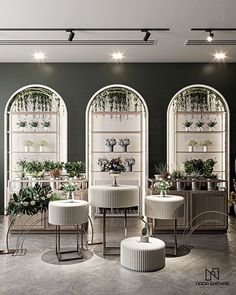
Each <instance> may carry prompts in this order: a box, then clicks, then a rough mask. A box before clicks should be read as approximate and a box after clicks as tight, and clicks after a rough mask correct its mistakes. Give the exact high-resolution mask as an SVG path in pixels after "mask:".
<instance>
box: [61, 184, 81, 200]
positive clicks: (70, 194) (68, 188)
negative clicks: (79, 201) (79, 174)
mask: <svg viewBox="0 0 236 295" xmlns="http://www.w3.org/2000/svg"><path fill="white" fill-rule="evenodd" d="M77 188H78V185H77V184H76V183H73V182H70V183H65V184H64V185H63V191H64V192H66V193H67V200H72V202H73V201H74V199H75V196H74V192H75V190H76V189H77Z"/></svg>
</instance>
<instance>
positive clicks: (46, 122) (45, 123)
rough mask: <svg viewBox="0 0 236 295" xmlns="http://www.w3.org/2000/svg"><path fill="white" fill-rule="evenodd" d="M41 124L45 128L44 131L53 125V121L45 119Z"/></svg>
mask: <svg viewBox="0 0 236 295" xmlns="http://www.w3.org/2000/svg"><path fill="white" fill-rule="evenodd" d="M41 125H42V126H43V128H44V131H46V132H47V131H49V128H50V127H51V121H46V120H45V121H43V123H41Z"/></svg>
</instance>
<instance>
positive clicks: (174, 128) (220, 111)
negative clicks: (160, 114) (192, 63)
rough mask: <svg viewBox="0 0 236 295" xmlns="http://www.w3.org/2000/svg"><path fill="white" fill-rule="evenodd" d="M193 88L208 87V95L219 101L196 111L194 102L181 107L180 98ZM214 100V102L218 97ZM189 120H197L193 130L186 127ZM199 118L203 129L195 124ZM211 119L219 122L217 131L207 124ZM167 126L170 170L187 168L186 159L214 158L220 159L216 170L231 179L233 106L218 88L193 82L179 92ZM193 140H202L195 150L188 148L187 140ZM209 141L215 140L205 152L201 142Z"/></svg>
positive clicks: (170, 108)
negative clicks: (230, 143)
mask: <svg viewBox="0 0 236 295" xmlns="http://www.w3.org/2000/svg"><path fill="white" fill-rule="evenodd" d="M191 88H194V89H196V88H198V89H204V90H206V91H207V92H208V95H211V96H212V97H213V98H214V97H215V98H216V100H215V101H216V103H213V104H212V105H209V109H208V110H205V109H204V110H202V109H199V110H195V109H194V110H193V107H191V105H189V108H187V109H186V107H185V109H184V110H183V109H181V107H179V108H177V107H176V97H178V95H181V93H183V92H184V91H186V90H191ZM212 101H213V102H214V99H212ZM185 120H188V121H191V122H193V125H192V126H191V127H190V130H189V131H187V130H185V127H184V126H183V123H184V122H185ZM198 120H203V121H204V122H205V125H204V126H203V128H202V130H201V131H199V130H198V129H197V127H196V126H195V123H196V122H197V121H198ZM210 120H211V121H216V122H217V124H216V126H215V127H214V129H213V130H210V129H209V127H208V126H207V122H209V121H210ZM167 126H168V127H167V140H168V141H167V159H168V160H167V163H168V167H169V170H170V171H173V170H175V169H180V170H183V162H184V161H185V160H190V159H202V160H206V159H208V158H213V159H214V160H215V161H217V163H216V164H215V166H214V171H213V173H215V174H217V176H218V178H220V179H222V180H229V108H228V105H227V103H226V101H225V99H224V97H223V96H222V95H221V94H220V93H219V92H218V91H216V90H215V89H213V88H211V87H208V86H205V85H192V86H189V87H186V88H184V89H182V90H181V91H179V92H178V93H177V94H176V95H175V96H174V97H173V99H172V100H171V102H170V104H169V107H168V114H167ZM190 140H194V141H196V142H198V145H196V146H195V147H194V149H193V151H189V149H188V144H187V143H188V142H189V141H190ZM206 140H209V141H211V142H212V145H210V146H209V148H208V151H204V150H203V146H201V145H199V143H200V142H202V141H206ZM221 185H225V184H224V183H222V184H221Z"/></svg>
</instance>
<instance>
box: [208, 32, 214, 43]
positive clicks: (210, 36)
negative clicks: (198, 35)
mask: <svg viewBox="0 0 236 295" xmlns="http://www.w3.org/2000/svg"><path fill="white" fill-rule="evenodd" d="M213 38H214V34H213V33H212V31H211V30H210V31H209V36H207V41H208V42H211V41H212V40H213Z"/></svg>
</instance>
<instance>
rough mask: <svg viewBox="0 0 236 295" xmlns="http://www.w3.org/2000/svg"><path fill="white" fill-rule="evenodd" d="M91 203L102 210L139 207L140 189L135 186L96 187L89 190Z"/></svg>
mask: <svg viewBox="0 0 236 295" xmlns="http://www.w3.org/2000/svg"><path fill="white" fill-rule="evenodd" d="M88 195H89V202H90V204H91V205H92V206H95V207H101V208H128V207H135V206H138V205H139V187H138V186H134V185H119V186H111V185H94V186H91V187H89V190H88Z"/></svg>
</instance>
